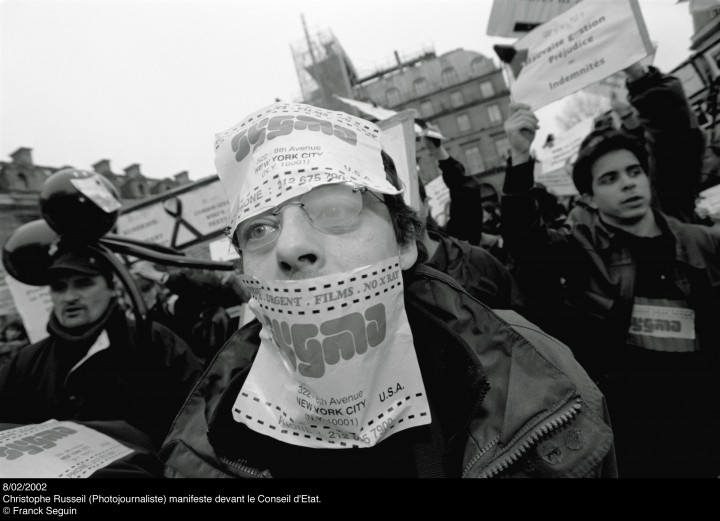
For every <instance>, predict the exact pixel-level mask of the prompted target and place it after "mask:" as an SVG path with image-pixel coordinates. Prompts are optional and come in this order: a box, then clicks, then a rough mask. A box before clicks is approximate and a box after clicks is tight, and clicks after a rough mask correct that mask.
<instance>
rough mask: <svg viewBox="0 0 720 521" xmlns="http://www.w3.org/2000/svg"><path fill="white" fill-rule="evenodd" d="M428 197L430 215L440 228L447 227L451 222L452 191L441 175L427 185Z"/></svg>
mask: <svg viewBox="0 0 720 521" xmlns="http://www.w3.org/2000/svg"><path fill="white" fill-rule="evenodd" d="M425 193H427V196H428V204H429V205H430V215H432V218H433V219H435V222H436V223H438V224H439V225H440V226H445V225H446V224H447V222H448V220H450V190H449V189H448V187H447V185H446V184H445V181H443V178H442V176H441V175H439V176H437V177H436V178H435V179H433V180H432V181H430V182H429V183H428V184H426V185H425Z"/></svg>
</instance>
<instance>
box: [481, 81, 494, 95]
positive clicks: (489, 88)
mask: <svg viewBox="0 0 720 521" xmlns="http://www.w3.org/2000/svg"><path fill="white" fill-rule="evenodd" d="M480 92H482V95H483V98H489V97H490V96H492V95H493V94H495V89H494V88H493V84H492V82H491V81H484V82H482V83H481V84H480Z"/></svg>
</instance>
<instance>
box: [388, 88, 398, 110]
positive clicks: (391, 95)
mask: <svg viewBox="0 0 720 521" xmlns="http://www.w3.org/2000/svg"><path fill="white" fill-rule="evenodd" d="M387 100H388V105H390V106H391V107H392V106H393V105H399V104H400V91H399V90H397V89H396V88H395V87H391V88H389V89H388V90H387Z"/></svg>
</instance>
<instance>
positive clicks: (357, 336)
mask: <svg viewBox="0 0 720 521" xmlns="http://www.w3.org/2000/svg"><path fill="white" fill-rule="evenodd" d="M215 149H216V166H217V169H218V172H219V175H220V177H221V180H222V181H223V183H224V185H225V187H226V189H227V193H228V198H229V200H230V201H231V212H230V222H229V226H228V229H227V231H228V234H229V236H230V237H231V238H232V241H233V243H234V244H235V245H236V246H237V248H238V249H239V251H240V252H241V253H242V259H243V264H244V273H245V275H244V276H243V281H244V283H245V284H246V285H247V286H248V287H249V288H250V291H251V292H252V294H253V296H254V298H253V299H252V300H251V301H250V303H249V305H250V307H251V309H252V310H253V312H254V313H255V315H256V316H257V318H258V319H259V320H255V321H253V322H251V323H250V324H248V325H247V326H245V327H244V328H243V329H241V330H240V331H239V332H237V333H236V334H235V335H234V336H233V337H232V338H231V339H230V340H229V341H228V343H227V344H226V345H225V346H224V347H223V349H222V350H221V351H220V352H219V354H218V356H217V357H216V358H215V360H214V361H213V363H212V364H211V366H210V367H209V368H208V370H207V372H206V373H205V374H204V376H203V377H202V378H201V380H200V381H199V382H198V384H197V386H196V387H195V389H194V391H193V393H192V394H191V395H190V397H189V399H188V401H187V402H186V404H185V406H184V407H183V409H182V410H181V412H180V414H179V415H178V417H177V419H176V421H175V422H174V425H173V428H172V429H171V432H170V434H169V435H168V438H167V439H166V441H165V444H164V446H163V449H162V451H161V457H162V458H163V459H164V461H165V463H166V474H167V475H168V476H171V477H181V476H187V477H227V476H234V477H269V476H274V477H489V476H534V477H544V476H556V477H557V476H564V477H599V476H612V475H614V472H615V470H614V451H613V441H612V432H611V430H610V426H609V422H608V419H607V417H606V411H605V408H604V400H603V396H602V394H601V393H600V392H599V391H598V389H597V387H595V385H594V384H593V383H592V381H591V380H590V379H589V377H588V376H587V374H586V373H585V372H584V371H583V369H582V368H581V367H580V366H579V365H578V364H577V362H576V361H575V360H574V358H573V357H572V355H571V353H570V351H569V350H568V349H567V348H566V347H565V346H563V345H562V344H560V343H558V342H556V341H555V340H553V339H552V338H549V337H547V336H546V335H544V334H543V333H542V332H541V331H539V330H538V329H537V328H535V327H534V326H533V325H532V324H530V323H528V322H527V321H525V320H524V319H522V318H521V317H520V316H519V315H517V314H516V313H513V312H502V315H501V316H498V315H496V314H494V313H493V312H492V311H490V310H489V309H488V308H487V307H485V306H484V305H482V304H480V303H479V302H478V301H477V300H475V299H474V298H472V297H471V296H470V295H468V294H467V293H466V292H465V291H464V290H463V289H462V288H461V287H460V286H459V285H458V284H457V283H456V282H455V281H454V280H453V279H451V278H450V277H448V276H447V275H444V274H442V273H440V272H437V271H435V270H433V269H431V268H428V267H427V266H423V265H421V264H420V263H419V261H422V260H423V257H424V248H423V247H422V246H421V243H420V242H419V239H420V235H419V232H420V231H421V230H422V225H421V223H420V221H419V220H418V218H417V216H416V214H415V212H414V211H413V210H412V209H411V208H409V207H408V206H406V205H405V203H404V202H403V199H402V196H401V191H402V189H401V188H400V186H401V184H400V183H399V182H398V177H397V173H396V172H395V169H394V166H393V164H392V161H391V160H390V158H389V157H388V156H387V155H386V154H384V153H383V152H382V150H381V147H380V131H379V129H378V128H377V127H376V126H375V125H373V124H372V123H369V122H367V121H364V120H360V119H357V118H354V117H352V116H350V115H347V114H344V113H341V112H332V111H328V110H324V109H319V108H316V107H311V106H307V105H299V104H289V103H277V104H274V105H271V106H269V107H266V108H265V109H263V110H261V111H258V112H257V113H254V114H252V115H250V116H249V117H247V118H246V119H245V120H243V121H242V122H241V123H240V124H238V125H237V126H235V127H233V128H231V129H229V130H228V131H226V132H224V133H222V134H218V135H217V139H216V146H215ZM501 317H502V318H501Z"/></svg>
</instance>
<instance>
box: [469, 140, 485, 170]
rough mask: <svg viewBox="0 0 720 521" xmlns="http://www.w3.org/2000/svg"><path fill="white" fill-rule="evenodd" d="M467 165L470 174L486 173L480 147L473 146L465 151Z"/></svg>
mask: <svg viewBox="0 0 720 521" xmlns="http://www.w3.org/2000/svg"><path fill="white" fill-rule="evenodd" d="M465 164H466V165H467V167H468V171H469V172H470V174H479V173H480V172H484V171H485V162H484V161H483V158H482V154H480V147H478V146H473V147H469V148H466V149H465Z"/></svg>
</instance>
